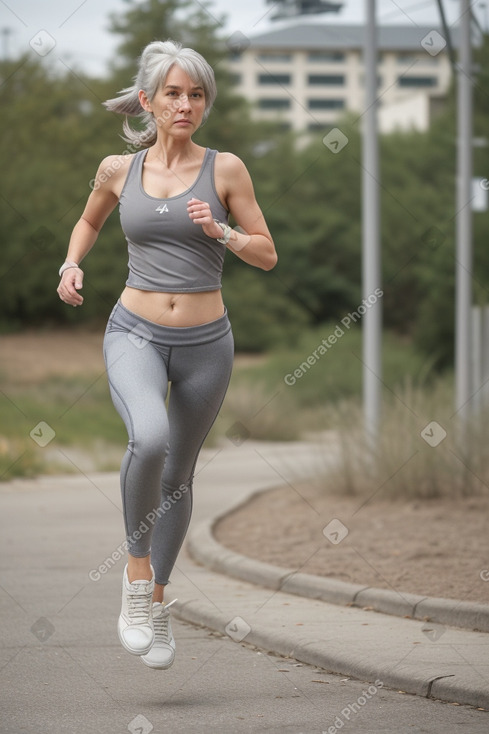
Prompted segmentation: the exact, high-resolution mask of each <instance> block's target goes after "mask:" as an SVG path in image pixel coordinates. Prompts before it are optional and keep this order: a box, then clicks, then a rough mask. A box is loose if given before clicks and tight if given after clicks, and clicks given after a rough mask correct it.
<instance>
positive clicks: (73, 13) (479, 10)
mask: <svg viewBox="0 0 489 734" xmlns="http://www.w3.org/2000/svg"><path fill="white" fill-rule="evenodd" d="M141 1H142V0H141ZM193 2H195V4H196V6H197V5H199V6H200V7H204V5H206V6H207V12H209V13H211V14H212V15H213V16H214V17H216V18H217V19H221V17H222V16H223V15H226V16H227V21H226V22H225V23H224V25H223V33H224V34H229V35H231V34H232V33H233V32H234V31H236V30H240V31H241V32H242V33H244V34H245V35H247V36H249V35H256V34H259V33H263V32H265V31H267V30H269V29H270V27H278V26H277V23H276V22H275V23H273V22H271V21H270V16H271V15H273V12H274V8H273V6H272V5H271V4H267V3H266V2H265V0H246V2H240V0H213V1H211V2H209V3H205V2H204V1H202V2H199V1H198V0H193ZM443 3H444V7H445V12H446V14H447V17H448V21H449V22H450V23H455V22H456V21H457V18H458V13H459V10H460V3H461V0H443ZM365 5H366V0H344V8H343V10H342V11H341V13H340V14H333V13H331V14H325V15H322V16H316V18H319V19H320V21H319V22H346V23H362V22H364V8H365ZM472 5H473V7H474V9H475V11H476V14H477V17H478V18H479V21H480V23H481V24H482V26H483V27H485V28H486V29H487V27H488V18H489V10H488V6H489V0H473V2H472ZM125 9H127V5H126V4H125V3H124V2H123V0H0V30H1V32H2V35H1V37H0V42H1V46H0V53H1V56H2V58H4V57H5V55H8V56H10V57H14V56H17V55H18V54H19V53H21V52H23V51H25V50H26V49H27V50H30V49H31V48H33V49H34V50H37V52H39V53H40V54H41V55H43V54H44V55H48V54H49V55H50V58H51V59H55V60H56V61H57V62H58V63H61V61H64V62H65V64H68V65H72V66H73V65H76V66H77V67H78V68H80V69H83V70H84V71H86V72H88V73H91V74H94V75H103V74H104V71H105V68H106V64H107V61H108V59H110V58H111V57H113V55H114V50H115V47H116V45H117V43H118V41H119V39H118V37H117V36H116V35H114V34H111V33H108V31H107V27H108V17H109V14H110V13H123V12H124V11H125ZM377 10H378V12H377V16H378V20H379V22H380V23H382V24H400V23H405V24H408V25H415V26H416V25H418V26H433V27H439V16H438V10H437V2H436V0H424V1H423V0H377ZM306 20H307V17H306ZM315 22H317V21H315Z"/></svg>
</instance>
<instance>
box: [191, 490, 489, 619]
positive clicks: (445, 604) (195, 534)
mask: <svg viewBox="0 0 489 734" xmlns="http://www.w3.org/2000/svg"><path fill="white" fill-rule="evenodd" d="M264 491H268V490H259V491H258V492H256V491H255V492H253V493H251V494H250V495H249V496H248V497H247V498H246V499H245V500H241V501H240V502H238V503H237V504H236V505H234V506H233V507H232V508H230V509H228V510H227V511H226V512H224V513H223V514H222V515H217V516H216V517H214V518H211V519H210V520H206V521H204V522H201V523H200V524H199V525H197V526H196V527H195V528H193V529H191V531H190V533H189V536H188V540H187V547H188V550H189V552H190V555H191V556H192V557H193V558H194V559H195V560H196V561H198V562H199V563H201V564H202V565H204V566H206V567H207V568H210V569H211V570H213V571H217V572H219V573H222V574H225V575H229V576H232V577H234V578H238V579H241V580H243V581H248V582H250V583H253V584H258V585H260V586H265V587H267V588H270V589H274V590H277V591H283V592H285V593H289V594H296V595H298V596H303V597H308V598H311V599H319V600H321V601H325V602H329V603H330V604H340V605H348V606H356V607H361V608H364V607H369V608H371V609H373V610H375V611H377V612H383V613H384V614H392V615H395V616H399V617H411V618H412V619H417V620H420V621H430V622H434V623H437V624H442V625H448V626H452V627H462V628H464V629H469V630H477V631H479V632H489V605H487V604H481V603H478V602H463V601H457V600H456V599H443V598H437V597H426V596H418V595H416V594H407V593H403V592H397V591H391V590H389V589H379V588H375V587H369V586H362V585H360V584H350V583H347V582H344V581H338V580H337V579H330V578H327V577H323V576H314V575H312V574H306V573H296V572H295V571H294V569H288V568H280V567H278V566H273V565H271V564H269V563H262V562H261V561H256V560H254V559H252V558H248V557H247V556H243V555H241V554H239V553H235V552H234V551H232V550H229V549H228V548H225V547H224V546H222V545H221V544H220V543H218V542H217V541H216V539H215V537H214V533H213V529H214V527H215V525H216V524H217V523H218V522H219V521H220V520H222V519H223V518H224V517H226V516H227V515H228V514H230V513H231V512H234V511H235V510H237V509H238V508H239V507H243V506H244V505H246V504H247V503H248V502H249V501H250V500H252V499H253V498H254V497H256V496H257V495H259V494H262V492H264Z"/></svg>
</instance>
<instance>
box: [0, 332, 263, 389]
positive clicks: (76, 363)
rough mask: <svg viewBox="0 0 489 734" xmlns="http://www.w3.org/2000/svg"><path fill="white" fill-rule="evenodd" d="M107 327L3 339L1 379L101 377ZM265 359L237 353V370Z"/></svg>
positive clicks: (29, 380) (30, 381) (25, 381)
mask: <svg viewBox="0 0 489 734" xmlns="http://www.w3.org/2000/svg"><path fill="white" fill-rule="evenodd" d="M104 330H105V329H104V328H101V329H99V330H98V331H83V330H79V331H78V330H76V329H71V330H65V329H63V330H57V331H45V332H44V331H25V332H22V333H20V334H4V335H1V336H0V377H2V378H3V379H7V380H9V381H14V382H16V383H17V382H18V383H22V384H33V383H37V382H42V381H43V380H45V379H47V378H49V377H53V375H63V376H65V377H71V376H73V375H80V374H81V375H87V374H89V375H91V374H99V373H101V372H103V370H104V369H105V365H104V360H103V354H102V343H103V339H104ZM264 359H265V356H264V355H261V354H256V355H255V354H238V355H236V357H235V362H234V364H235V367H236V368H239V367H252V366H254V365H256V364H261V363H262V362H263V360H264Z"/></svg>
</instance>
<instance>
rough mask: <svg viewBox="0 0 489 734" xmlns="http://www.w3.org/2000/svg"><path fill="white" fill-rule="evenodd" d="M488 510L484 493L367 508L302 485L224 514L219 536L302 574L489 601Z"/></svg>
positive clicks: (228, 544)
mask: <svg viewBox="0 0 489 734" xmlns="http://www.w3.org/2000/svg"><path fill="white" fill-rule="evenodd" d="M488 511H489V498H487V497H477V498H471V499H466V500H446V499H444V500H443V501H410V502H407V503H402V502H389V501H387V500H384V501H382V500H376V499H374V500H372V501H371V502H370V503H367V504H366V505H364V506H363V507H362V500H360V499H358V498H347V497H335V496H331V495H326V494H325V492H324V489H321V488H319V487H317V486H316V487H314V486H311V485H310V484H302V485H297V486H295V487H294V488H293V489H292V488H290V487H283V488H279V489H275V490H272V491H269V492H265V493H264V494H261V495H259V496H258V497H256V498H255V499H253V500H251V501H250V502H249V503H248V504H247V505H245V507H243V508H242V509H239V510H237V511H236V512H234V513H232V514H231V515H229V516H228V517H226V518H225V519H224V520H222V521H221V522H220V523H219V524H218V525H217V528H216V537H217V540H218V541H219V542H220V543H222V544H223V545H224V546H226V547H227V548H230V549H232V550H234V551H236V552H238V553H242V554H243V555H246V556H249V557H251V558H256V559H258V560H260V561H265V562H268V563H272V564H274V565H277V566H281V567H284V568H292V569H294V570H298V571H299V570H300V571H302V572H303V573H311V574H317V575H320V576H328V577H331V578H335V579H339V580H342V581H349V582H351V583H355V584H365V585H369V586H376V587H380V588H388V589H394V590H396V591H400V592H403V591H404V592H411V593H413V594H421V595H426V596H437V597H445V598H452V599H458V600H463V601H477V602H483V603H486V604H489V571H488V569H489V541H488V533H487V517H488ZM338 520H339V521H340V522H341V523H342V524H343V525H344V527H345V529H343V528H342V526H341V525H340V524H339V523H338ZM332 521H334V522H333V523H332V524H331V525H329V529H326V530H325V533H326V535H325V533H323V529H324V528H326V527H327V526H328V524H329V523H331V522H332ZM346 531H347V534H346ZM335 533H337V535H336V534H335ZM343 534H345V537H344V538H343V539H342V540H341V537H342V535H343ZM327 536H329V537H330V539H328V537H327ZM338 541H339V542H338Z"/></svg>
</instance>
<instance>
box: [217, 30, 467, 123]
mask: <svg viewBox="0 0 489 734" xmlns="http://www.w3.org/2000/svg"><path fill="white" fill-rule="evenodd" d="M364 34H365V26H360V25H357V26H352V25H338V24H336V25H331V24H328V23H325V22H324V21H321V22H318V23H316V24H315V25H312V24H311V23H306V22H301V21H298V22H296V23H295V24H293V25H291V24H290V22H289V23H288V24H287V25H286V26H283V27H282V28H280V29H277V30H271V31H269V32H268V33H264V34H261V35H257V36H254V37H252V38H249V39H245V38H244V36H243V38H240V39H239V43H236V44H235V45H234V46H233V41H232V39H231V41H230V47H231V48H232V49H233V50H232V51H231V54H230V62H229V63H230V69H231V73H232V77H233V80H234V83H235V84H236V87H237V91H239V92H240V93H241V94H242V95H243V96H244V97H246V98H247V99H248V100H250V101H251V102H253V104H254V110H255V111H254V114H255V117H256V118H257V119H264V120H274V121H279V122H280V123H281V124H282V125H283V126H284V127H288V128H291V129H293V130H295V131H300V132H303V131H307V130H322V129H325V128H328V127H330V126H331V125H332V124H334V123H335V121H336V120H337V119H338V117H339V116H341V115H342V114H343V113H344V111H347V110H348V111H351V112H353V113H356V114H358V115H359V116H360V115H361V114H362V112H363V111H364V96H365V95H364V68H363V45H364ZM453 40H454V39H452V41H453ZM378 50H379V56H378V92H379V126H380V129H381V130H382V131H383V132H388V131H391V130H393V129H395V128H401V129H409V128H414V129H416V130H425V129H426V128H427V127H428V126H429V122H430V118H431V113H432V108H433V104H436V103H437V102H439V101H440V100H442V99H443V98H444V97H445V96H446V94H447V91H448V88H449V85H450V80H451V76H452V74H451V67H450V61H449V58H448V54H447V52H446V44H445V39H444V38H443V33H442V31H440V30H435V29H433V28H432V27H426V28H420V27H412V26H380V27H379V28H378Z"/></svg>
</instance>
